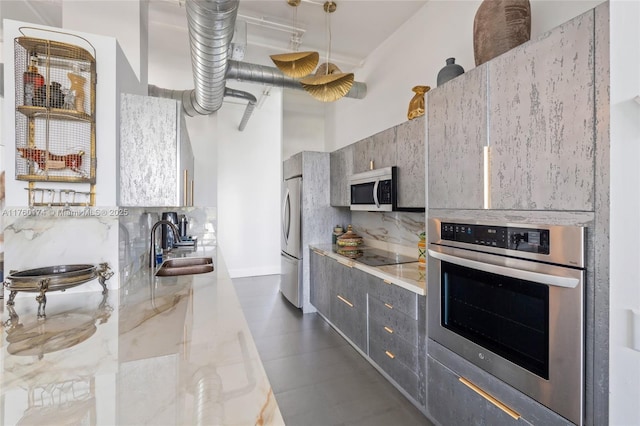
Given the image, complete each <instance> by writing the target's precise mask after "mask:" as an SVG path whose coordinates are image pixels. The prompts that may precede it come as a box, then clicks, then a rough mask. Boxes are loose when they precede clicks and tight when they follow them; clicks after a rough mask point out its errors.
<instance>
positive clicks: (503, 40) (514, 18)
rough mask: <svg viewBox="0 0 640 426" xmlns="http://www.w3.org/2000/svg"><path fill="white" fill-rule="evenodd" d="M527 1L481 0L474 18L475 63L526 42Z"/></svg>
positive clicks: (529, 28) (529, 19) (527, 22)
mask: <svg viewBox="0 0 640 426" xmlns="http://www.w3.org/2000/svg"><path fill="white" fill-rule="evenodd" d="M530 37H531V5H530V4H529V0H484V1H483V2H482V4H480V6H479V7H478V10H477V11H476V16H475V18H474V19H473V54H474V56H475V60H476V66H478V65H481V64H483V63H485V62H487V61H488V60H491V59H493V58H495V57H496V56H498V55H501V54H503V53H505V52H506V51H508V50H510V49H513V48H514V47H516V46H519V45H521V44H522V43H525V42H527V41H529V39H530Z"/></svg>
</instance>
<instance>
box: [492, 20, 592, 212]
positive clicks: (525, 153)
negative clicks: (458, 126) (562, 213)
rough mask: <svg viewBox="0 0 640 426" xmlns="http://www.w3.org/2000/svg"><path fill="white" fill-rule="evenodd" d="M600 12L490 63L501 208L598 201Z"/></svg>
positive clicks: (584, 205)
mask: <svg viewBox="0 0 640 426" xmlns="http://www.w3.org/2000/svg"><path fill="white" fill-rule="evenodd" d="M594 43H595V42H594V14H593V11H589V12H587V13H585V14H583V15H580V16H578V17H576V18H574V19H572V20H570V21H569V22H567V23H565V24H563V25H561V26H559V27H557V28H555V29H553V30H552V31H550V32H548V33H546V34H545V35H544V36H542V37H541V38H539V39H537V40H535V41H533V42H530V43H525V44H523V45H521V46H519V47H517V48H515V49H513V50H511V51H509V52H508V53H506V54H504V55H501V56H498V57H497V58H495V59H494V60H493V61H491V63H490V69H489V78H488V81H489V89H490V93H491V95H490V99H489V105H490V107H489V117H490V121H489V127H488V128H489V140H490V145H491V205H492V208H494V209H515V210H572V211H593V209H594V174H593V169H594V147H595V140H594V138H595V132H594V129H595V100H594V98H595V91H594V87H595V83H594V79H595V73H594V60H593V55H594Z"/></svg>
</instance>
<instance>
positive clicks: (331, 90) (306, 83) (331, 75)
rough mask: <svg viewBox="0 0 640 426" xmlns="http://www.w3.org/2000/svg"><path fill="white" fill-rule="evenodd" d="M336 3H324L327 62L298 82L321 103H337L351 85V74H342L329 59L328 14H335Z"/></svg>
mask: <svg viewBox="0 0 640 426" xmlns="http://www.w3.org/2000/svg"><path fill="white" fill-rule="evenodd" d="M336 8H337V5H336V2H334V1H327V2H325V3H324V11H325V12H326V13H327V33H328V36H329V37H328V43H327V44H328V46H327V62H325V63H323V64H321V65H320V66H319V67H318V70H317V71H316V73H315V74H314V75H312V76H309V77H305V78H303V79H301V80H300V84H301V85H302V87H303V88H304V90H306V91H307V92H308V93H309V94H310V95H311V96H313V97H314V98H315V99H317V100H319V101H322V102H333V101H337V100H338V99H340V98H341V97H343V96H344V95H346V94H347V93H348V92H349V90H351V86H352V85H353V80H354V75H353V73H343V72H342V71H340V69H339V68H338V67H337V66H336V65H335V64H333V63H331V62H330V59H331V22H330V14H331V13H333V12H335V10H336Z"/></svg>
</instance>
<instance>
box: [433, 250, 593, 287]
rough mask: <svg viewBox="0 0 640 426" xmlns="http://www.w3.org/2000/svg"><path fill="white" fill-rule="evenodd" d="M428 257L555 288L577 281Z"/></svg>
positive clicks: (448, 257) (455, 258)
mask: <svg viewBox="0 0 640 426" xmlns="http://www.w3.org/2000/svg"><path fill="white" fill-rule="evenodd" d="M429 256H431V257H433V258H435V259H438V260H443V261H445V262H449V263H453V264H454V265H459V266H464V267H467V268H471V269H477V270H479V271H484V272H489V273H492V274H498V275H504V276H507V277H511V278H516V279H520V280H526V281H533V282H536V283H540V284H546V285H551V286H556V287H565V288H575V287H576V286H577V285H578V284H579V281H580V280H578V279H577V278H569V277H559V276H557V275H549V274H542V273H540V272H531V271H523V270H522V269H514V268H508V267H506V266H500V265H493V264H491V263H485V262H478V261H477V260H471V259H466V258H464V257H459V256H453V255H451V254H447V253H440V252H438V251H434V250H431V249H429Z"/></svg>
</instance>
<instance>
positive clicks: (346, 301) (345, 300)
mask: <svg viewBox="0 0 640 426" xmlns="http://www.w3.org/2000/svg"><path fill="white" fill-rule="evenodd" d="M338 299H340V300H341V301H343V302H344V303H346V304H347V305H349V307H350V308H353V303H351V302H349V301H348V300H347V299H345V298H344V297H342V296H340V295H338Z"/></svg>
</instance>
